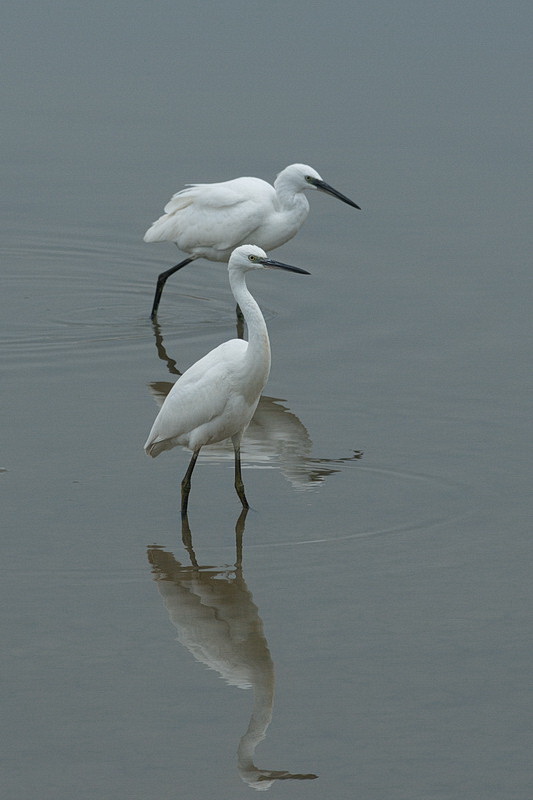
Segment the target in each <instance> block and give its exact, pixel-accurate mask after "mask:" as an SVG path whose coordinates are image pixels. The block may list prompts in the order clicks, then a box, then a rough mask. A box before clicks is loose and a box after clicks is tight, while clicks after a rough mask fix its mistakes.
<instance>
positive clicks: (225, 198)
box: [144, 164, 359, 319]
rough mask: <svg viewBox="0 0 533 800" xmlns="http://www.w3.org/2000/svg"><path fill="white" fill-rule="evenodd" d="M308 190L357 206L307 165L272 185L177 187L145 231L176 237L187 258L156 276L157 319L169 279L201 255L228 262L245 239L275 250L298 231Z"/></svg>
mask: <svg viewBox="0 0 533 800" xmlns="http://www.w3.org/2000/svg"><path fill="white" fill-rule="evenodd" d="M306 189H318V190H319V191H321V192H326V193H327V194H329V195H332V196H333V197H337V198H338V199H339V200H342V202H343V203H347V204H348V205H349V206H352V207H353V208H357V209H359V206H358V205H357V204H356V203H354V202H353V200H350V199H349V198H348V197H346V196H345V195H343V194H341V193H340V192H338V191H337V189H334V188H333V187H332V186H330V185H329V183H326V182H325V181H324V180H322V178H321V177H320V175H319V174H318V172H317V171H316V170H315V169H313V168H312V167H309V166H307V164H291V165H290V166H288V167H285V169H284V170H282V172H280V173H279V175H278V176H277V178H276V180H275V181H274V186H271V185H270V184H269V183H267V182H266V181H263V180H261V179H260V178H235V179H234V180H231V181H224V182H222V183H194V184H191V185H189V186H187V188H185V189H182V190H181V191H180V192H177V193H176V194H175V195H174V196H173V197H172V198H171V199H170V200H169V202H168V203H167V204H166V206H165V209H164V211H165V213H164V214H163V216H161V217H159V219H158V220H156V221H155V222H154V223H153V224H152V225H151V227H150V228H149V229H148V230H147V231H146V233H145V235H144V241H145V242H175V243H176V244H177V246H178V247H179V249H180V250H183V252H184V253H189V257H188V258H186V259H184V260H183V261H180V262H179V264H176V266H174V267H171V268H170V269H167V270H166V271H165V272H162V273H161V274H160V275H159V277H158V279H157V287H156V291H155V297H154V302H153V305H152V312H151V317H152V319H155V317H156V315H157V309H158V307H159V301H160V300H161V294H162V293H163V288H164V286H165V283H166V282H167V280H168V278H170V276H171V275H173V274H174V273H175V272H177V271H178V270H179V269H181V268H182V267H185V266H186V265H187V264H190V263H191V261H194V260H195V259H197V258H206V259H208V261H227V260H228V258H229V256H230V254H231V252H232V251H233V250H234V249H235V248H236V247H238V246H239V245H242V244H246V243H249V244H255V245H258V246H259V247H261V248H263V249H264V250H274V249H275V248H276V247H279V246H280V245H282V244H285V242H288V241H289V239H292V237H293V236H295V235H296V233H298V231H299V230H300V228H301V227H302V225H303V223H304V222H305V220H306V218H307V215H308V213H309V202H308V200H307V198H306V196H305V194H304V191H305V190H306Z"/></svg>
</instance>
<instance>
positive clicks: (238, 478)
mask: <svg viewBox="0 0 533 800" xmlns="http://www.w3.org/2000/svg"><path fill="white" fill-rule="evenodd" d="M233 448H234V450H235V491H236V492H237V494H238V495H239V500H240V501H241V503H242V507H243V508H250V504H249V503H248V500H247V499H246V495H245V494H244V483H243V480H242V474H241V437H240V436H239V437H238V439H237V440H236V439H233Z"/></svg>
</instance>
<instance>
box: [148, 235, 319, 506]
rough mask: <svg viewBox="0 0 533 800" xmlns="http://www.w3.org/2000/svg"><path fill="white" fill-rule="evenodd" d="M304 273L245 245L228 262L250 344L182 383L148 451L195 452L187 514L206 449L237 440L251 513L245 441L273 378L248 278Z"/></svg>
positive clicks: (219, 350)
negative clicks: (259, 272) (261, 272)
mask: <svg viewBox="0 0 533 800" xmlns="http://www.w3.org/2000/svg"><path fill="white" fill-rule="evenodd" d="M265 268H266V269H284V270H289V271H291V272H299V273H302V274H303V275H309V273H308V272H307V271H306V270H304V269H299V268H298V267H291V266H289V265H288V264H282V263H280V262H279V261H273V260H272V259H270V258H268V256H267V254H266V253H265V251H264V250H262V249H261V248H260V247H257V246H255V245H243V246H241V247H238V248H237V249H236V250H234V251H233V253H232V254H231V256H230V259H229V263H228V273H229V282H230V286H231V291H232V292H233V296H234V298H235V300H236V301H237V303H238V304H239V306H240V308H241V310H242V313H243V315H244V319H245V321H246V324H247V327H248V341H247V342H245V341H243V340H242V339H230V341H228V342H224V343H223V344H221V345H219V346H218V347H215V349H214V350H211V352H209V353H208V354H207V355H205V356H204V357H203V358H201V359H200V360H199V361H197V362H196V363H195V364H193V365H192V367H189V369H188V370H186V371H185V372H184V373H183V375H182V376H181V377H180V378H178V380H177V381H176V383H175V384H174V386H173V387H172V389H171V391H170V393H169V394H168V395H167V397H166V399H165V402H164V403H163V405H162V406H161V409H160V411H159V414H158V415H157V417H156V420H155V422H154V424H153V426H152V430H151V431H150V434H149V436H148V439H147V441H146V444H145V445H144V449H145V451H146V453H147V454H148V455H150V456H152V457H153V458H155V456H158V455H159V453H162V452H163V450H169V449H170V448H172V447H175V446H176V445H182V446H184V447H187V448H189V450H192V458H191V461H190V463H189V467H188V469H187V471H186V473H185V476H184V478H183V480H182V482H181V513H182V515H185V514H186V513H187V504H188V498H189V491H190V488H191V475H192V472H193V469H194V466H195V464H196V460H197V458H198V454H199V453H200V449H201V448H202V447H203V446H204V445H206V444H215V443H216V442H221V441H222V440H223V439H231V440H232V443H233V449H234V451H235V489H236V491H237V494H238V496H239V499H240V501H241V503H242V505H243V507H244V508H249V505H248V501H247V499H246V495H245V493H244V484H243V480H242V475H241V455H240V448H241V438H242V434H243V432H244V430H245V429H246V427H247V426H248V423H249V422H250V420H251V419H252V417H253V414H254V411H255V409H256V408H257V404H258V402H259V397H260V395H261V392H262V391H263V388H264V386H265V384H266V382H267V379H268V375H269V373H270V342H269V339H268V330H267V326H266V323H265V320H264V317H263V315H262V313H261V309H260V308H259V306H258V304H257V303H256V301H255V300H254V298H253V297H252V295H251V294H250V292H249V291H248V288H247V286H246V279H245V274H246V273H247V272H248V271H249V270H253V269H265Z"/></svg>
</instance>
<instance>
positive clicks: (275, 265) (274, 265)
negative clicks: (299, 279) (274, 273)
mask: <svg viewBox="0 0 533 800" xmlns="http://www.w3.org/2000/svg"><path fill="white" fill-rule="evenodd" d="M258 260H259V263H260V264H262V265H263V266H264V267H268V268H269V269H285V270H287V271H288V272H299V273H300V275H310V274H311V273H310V272H308V271H307V270H306V269H300V267H291V265H290V264H282V263H281V261H273V260H272V259H271V258H261V259H258Z"/></svg>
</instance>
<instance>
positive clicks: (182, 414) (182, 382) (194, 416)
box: [145, 339, 246, 456]
mask: <svg viewBox="0 0 533 800" xmlns="http://www.w3.org/2000/svg"><path fill="white" fill-rule="evenodd" d="M245 350H246V343H245V342H243V341H242V340H240V339H234V340H232V341H229V342H225V343H224V344H222V345H220V346H219V347H217V348H215V349H214V350H211V352H210V353H208V354H207V355H206V356H204V357H203V358H201V359H200V360H199V361H197V362H196V363H195V364H193V366H192V367H190V368H189V369H188V370H187V371H186V372H185V373H184V374H183V375H182V376H181V377H180V378H178V380H177V381H176V383H175V384H174V386H173V387H172V389H171V390H170V393H169V394H168V395H167V397H166V398H165V402H164V403H163V405H162V407H161V409H160V411H159V414H158V415H157V417H156V420H155V422H154V424H153V426H152V430H151V431H150V434H149V436H148V439H147V441H146V444H145V450H146V452H147V453H148V454H149V455H152V456H156V455H158V454H159V453H160V452H162V451H163V450H167V449H169V448H171V447H174V446H175V445H176V444H183V445H185V446H189V441H190V440H192V439H194V432H196V431H198V429H200V428H202V427H203V426H209V425H210V424H211V423H213V422H214V421H215V420H218V419H221V418H223V416H224V410H225V408H226V406H227V404H228V401H229V400H230V398H231V393H232V386H233V382H232V369H231V366H232V364H233V363H234V361H235V360H237V359H238V358H239V357H240V358H241V359H242V355H243V353H244V351H245ZM218 427H220V428H221V429H222V426H221V425H220V424H218ZM221 438H225V437H224V436H222V437H221ZM193 449H194V448H193Z"/></svg>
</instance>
